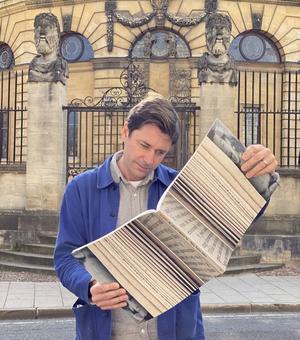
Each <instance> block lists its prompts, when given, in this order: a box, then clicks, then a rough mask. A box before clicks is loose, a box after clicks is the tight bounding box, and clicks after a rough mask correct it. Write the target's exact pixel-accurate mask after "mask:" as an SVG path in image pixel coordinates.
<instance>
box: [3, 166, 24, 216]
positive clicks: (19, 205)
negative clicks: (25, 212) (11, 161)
mask: <svg viewBox="0 0 300 340" xmlns="http://www.w3.org/2000/svg"><path fill="white" fill-rule="evenodd" d="M0 188H1V194H0V210H22V209H24V208H25V200H26V199H25V197H26V195H25V193H26V175H25V173H24V172H23V173H18V172H3V171H1V172H0Z"/></svg>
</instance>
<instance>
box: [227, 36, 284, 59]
mask: <svg viewBox="0 0 300 340" xmlns="http://www.w3.org/2000/svg"><path fill="white" fill-rule="evenodd" d="M229 53H230V55H231V56H232V57H233V59H234V60H236V61H248V62H266V63H280V61H281V60H280V54H279V52H278V50H277V47H276V46H275V44H274V43H273V42H272V41H271V40H270V39H269V38H267V37H265V36H264V35H262V34H260V33H258V32H245V33H242V34H240V35H238V36H237V37H236V38H235V39H234V40H233V41H232V43H231V45H230V48H229Z"/></svg>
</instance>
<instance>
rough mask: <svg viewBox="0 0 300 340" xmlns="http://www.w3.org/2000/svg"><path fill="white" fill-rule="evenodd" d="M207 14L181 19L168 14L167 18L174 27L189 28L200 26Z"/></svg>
mask: <svg viewBox="0 0 300 340" xmlns="http://www.w3.org/2000/svg"><path fill="white" fill-rule="evenodd" d="M206 15H207V14H206V13H201V14H200V15H198V16H192V17H179V16H176V15H173V14H170V13H166V18H167V19H168V20H169V21H170V22H171V23H172V24H174V25H177V26H180V27H188V26H195V25H198V24H199V23H200V22H201V21H203V20H204V18H205V17H206Z"/></svg>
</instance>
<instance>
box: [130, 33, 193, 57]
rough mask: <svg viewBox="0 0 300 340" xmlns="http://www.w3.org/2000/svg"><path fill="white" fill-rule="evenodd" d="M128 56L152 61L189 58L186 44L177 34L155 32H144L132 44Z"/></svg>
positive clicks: (189, 54)
mask: <svg viewBox="0 0 300 340" xmlns="http://www.w3.org/2000/svg"><path fill="white" fill-rule="evenodd" d="M130 56H131V57H133V58H147V57H149V58H150V57H151V58H154V59H164V58H169V57H176V58H187V57H190V56H191V53H190V49H189V47H188V46H187V44H186V42H185V41H184V40H183V38H181V37H180V36H179V35H178V34H176V33H174V32H171V31H162V30H155V31H148V32H146V33H145V34H143V35H142V36H141V37H140V38H139V39H138V40H137V41H136V42H135V43H134V45H133V47H132V49H131V52H130Z"/></svg>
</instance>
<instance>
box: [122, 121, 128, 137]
mask: <svg viewBox="0 0 300 340" xmlns="http://www.w3.org/2000/svg"><path fill="white" fill-rule="evenodd" d="M128 136H129V129H128V122H125V123H124V125H123V127H122V130H121V137H122V142H125V139H126V138H127V137H128Z"/></svg>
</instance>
